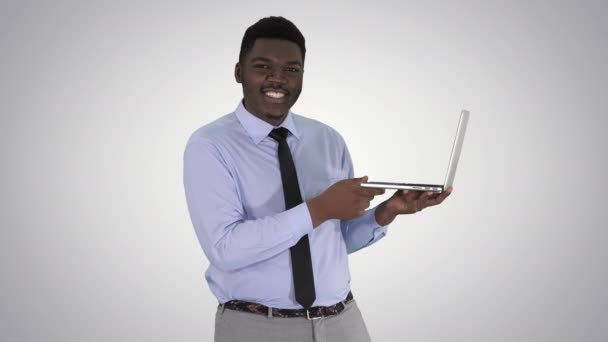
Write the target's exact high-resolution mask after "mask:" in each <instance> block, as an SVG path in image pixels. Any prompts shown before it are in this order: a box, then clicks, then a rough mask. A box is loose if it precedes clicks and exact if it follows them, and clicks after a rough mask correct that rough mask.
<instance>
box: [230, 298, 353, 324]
mask: <svg viewBox="0 0 608 342" xmlns="http://www.w3.org/2000/svg"><path fill="white" fill-rule="evenodd" d="M351 300H353V294H352V292H348V296H346V299H345V300H344V301H342V302H340V303H337V304H334V305H330V306H313V307H312V308H310V309H308V310H306V309H294V310H292V309H277V308H272V316H273V317H306V319H308V320H313V319H318V318H322V317H327V316H333V315H337V314H339V313H340V312H342V311H344V305H345V304H346V303H348V302H350V301H351ZM220 307H221V305H220ZM224 308H225V309H230V310H235V311H241V312H249V313H254V314H258V315H264V316H266V315H267V316H270V313H269V312H268V309H269V308H268V307H267V306H266V305H262V304H257V303H252V302H246V301H243V300H231V301H228V302H226V303H224Z"/></svg>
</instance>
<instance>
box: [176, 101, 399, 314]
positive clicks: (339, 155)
mask: <svg viewBox="0 0 608 342" xmlns="http://www.w3.org/2000/svg"><path fill="white" fill-rule="evenodd" d="M281 126H282V127H285V128H287V129H288V130H289V132H290V134H289V136H288V137H287V143H288V144H289V148H290V149H291V153H292V155H293V160H294V163H295V165H296V170H297V173H298V180H299V182H300V190H301V193H302V199H303V200H304V203H302V204H300V205H298V206H296V207H294V208H292V209H290V210H285V199H284V197H283V185H282V182H281V173H280V169H279V160H278V153H277V147H278V143H277V142H276V141H275V140H274V139H272V138H270V137H269V136H268V134H269V133H270V131H271V130H272V129H273V128H276V127H273V126H272V125H270V124H268V123H266V122H265V121H263V120H261V119H259V118H257V117H255V116H254V115H253V114H251V113H249V112H248V111H247V110H246V109H245V107H244V106H243V104H242V101H241V103H239V105H238V107H237V108H236V110H235V111H234V112H232V113H230V114H227V115H225V116H223V117H221V118H219V119H217V120H215V121H213V122H211V123H209V124H207V125H205V126H203V127H201V128H199V129H198V130H196V131H195V132H194V133H193V134H192V136H191V137H190V139H189V140H188V143H187V145H186V149H185V152H184V187H185V192H186V199H187V202H188V210H189V212H190V218H191V220H192V224H193V226H194V229H195V231H196V235H197V237H198V240H199V242H200V245H201V247H202V249H203V251H204V252H205V255H206V256H207V258H208V259H209V261H210V265H209V268H208V269H207V272H206V273H205V278H206V279H207V282H208V284H209V288H210V289H211V291H212V292H213V294H214V295H215V296H216V297H217V299H218V301H219V302H220V303H225V302H227V301H229V300H232V299H240V300H246V301H250V302H255V303H260V304H264V305H266V306H270V307H275V308H284V309H300V308H302V306H301V305H300V304H298V303H297V302H296V300H295V296H294V288H293V279H292V273H291V257H290V253H289V248H290V247H291V246H293V245H295V244H296V242H298V240H299V239H300V238H301V237H302V236H304V234H308V237H309V240H310V251H311V256H312V265H313V272H314V279H315V291H316V300H315V302H314V304H313V306H326V305H332V304H335V303H337V302H340V301H341V300H344V298H345V297H346V295H347V294H348V292H349V291H350V273H349V268H348V258H347V254H348V253H352V252H355V251H357V250H359V249H361V248H364V247H367V246H369V245H371V244H373V243H374V242H376V241H378V240H379V239H381V238H382V237H384V236H385V235H386V230H387V227H386V226H385V227H382V226H380V225H378V223H377V222H376V219H375V210H376V208H373V209H369V210H367V211H366V212H365V214H364V215H363V216H361V217H359V218H357V219H353V220H336V219H332V220H328V221H325V222H324V223H322V224H321V225H320V226H318V227H317V228H315V229H313V226H312V219H311V217H310V213H309V211H308V206H307V205H306V201H307V200H309V199H311V198H313V197H315V196H318V195H319V194H321V193H322V192H323V191H325V189H327V188H328V187H329V186H330V185H332V184H333V183H335V182H337V181H339V180H342V179H346V178H353V177H354V171H353V165H352V161H351V157H350V154H349V152H348V149H347V147H346V144H345V143H344V140H343V138H342V137H341V136H340V134H339V133H338V132H337V131H335V130H334V129H333V128H331V127H329V126H327V125H325V124H323V123H320V122H318V121H316V120H313V119H310V118H306V117H303V116H301V115H297V114H294V113H293V112H289V114H288V115H287V117H286V118H285V120H284V121H283V123H282V124H281Z"/></svg>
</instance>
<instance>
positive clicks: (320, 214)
mask: <svg viewBox="0 0 608 342" xmlns="http://www.w3.org/2000/svg"><path fill="white" fill-rule="evenodd" d="M306 205H307V206H308V211H309V212H310V218H311V220H312V227H313V228H317V226H319V225H320V224H321V223H323V222H325V221H327V220H329V214H328V213H327V211H326V208H327V207H326V206H325V205H324V204H323V197H321V195H319V196H317V197H314V198H312V199H310V200H308V201H306Z"/></svg>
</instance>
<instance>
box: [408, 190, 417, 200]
mask: <svg viewBox="0 0 608 342" xmlns="http://www.w3.org/2000/svg"><path fill="white" fill-rule="evenodd" d="M418 197H420V191H413V190H408V191H407V192H406V194H405V200H406V201H408V202H410V201H415V200H417V199H418Z"/></svg>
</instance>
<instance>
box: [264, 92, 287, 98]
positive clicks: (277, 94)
mask: <svg viewBox="0 0 608 342" xmlns="http://www.w3.org/2000/svg"><path fill="white" fill-rule="evenodd" d="M266 96H270V97H272V98H275V99H280V98H281V97H283V96H285V94H283V93H276V92H274V91H269V92H267V93H266Z"/></svg>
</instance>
